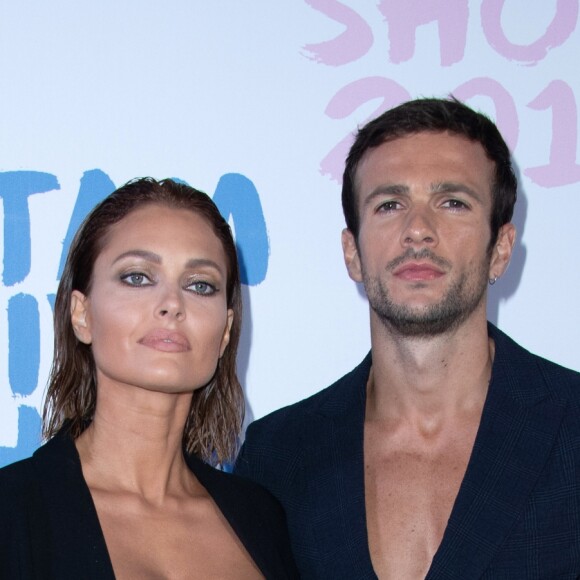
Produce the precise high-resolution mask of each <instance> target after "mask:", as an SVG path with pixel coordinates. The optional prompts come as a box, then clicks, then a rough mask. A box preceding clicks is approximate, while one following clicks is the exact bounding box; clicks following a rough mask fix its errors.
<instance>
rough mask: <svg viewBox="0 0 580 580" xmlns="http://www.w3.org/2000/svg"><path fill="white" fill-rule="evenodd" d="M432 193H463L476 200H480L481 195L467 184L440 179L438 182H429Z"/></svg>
mask: <svg viewBox="0 0 580 580" xmlns="http://www.w3.org/2000/svg"><path fill="white" fill-rule="evenodd" d="M431 192H432V193H459V192H461V193H465V194H466V195H468V196H469V197H471V198H473V199H475V200H476V201H478V202H480V203H481V202H482V198H481V195H480V194H479V193H478V192H477V191H476V190H475V189H473V188H472V187H469V185H466V184H465V183H459V182H456V181H441V182H439V183H432V184H431Z"/></svg>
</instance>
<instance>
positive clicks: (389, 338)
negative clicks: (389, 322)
mask: <svg viewBox="0 0 580 580" xmlns="http://www.w3.org/2000/svg"><path fill="white" fill-rule="evenodd" d="M371 338H372V356H373V367H372V371H371V380H369V386H368V393H367V396H368V401H367V419H378V420H380V419H383V418H384V419H388V418H389V417H390V418H393V417H397V418H399V419H401V418H404V417H408V418H412V417H425V418H429V417H435V416H439V417H441V419H443V418H445V417H449V416H450V415H453V414H455V413H457V412H459V413H461V412H462V411H466V410H467V411H469V410H471V409H474V408H479V409H481V408H482V407H483V403H484V401H485V396H486V394H487V387H488V384H489V379H490V377H491V366H492V362H493V355H494V345H493V341H492V340H491V339H490V338H489V337H488V334H487V321H486V320H485V312H483V313H481V314H480V315H479V316H477V315H475V316H472V317H470V318H469V319H468V320H467V321H465V322H464V323H463V324H462V325H461V326H459V327H458V328H455V329H453V330H452V331H450V332H448V333H445V334H441V335H438V336H434V337H427V338H425V337H421V338H417V337H405V336H401V335H400V334H396V333H394V332H391V331H390V330H389V329H388V328H386V327H385V326H384V325H383V324H382V322H380V321H379V320H378V319H376V317H374V316H371Z"/></svg>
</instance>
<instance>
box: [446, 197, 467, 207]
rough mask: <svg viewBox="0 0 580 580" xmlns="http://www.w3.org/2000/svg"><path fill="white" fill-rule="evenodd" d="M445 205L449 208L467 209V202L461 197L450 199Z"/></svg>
mask: <svg viewBox="0 0 580 580" xmlns="http://www.w3.org/2000/svg"><path fill="white" fill-rule="evenodd" d="M443 207H448V208H449V209H466V208H467V204H465V203H463V202H462V201H460V200H459V199H448V200H447V201H446V202H445V203H444V204H443Z"/></svg>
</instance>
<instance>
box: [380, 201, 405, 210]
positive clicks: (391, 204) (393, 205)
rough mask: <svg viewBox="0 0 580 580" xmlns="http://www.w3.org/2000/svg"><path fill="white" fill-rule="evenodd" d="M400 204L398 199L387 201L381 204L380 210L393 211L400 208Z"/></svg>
mask: <svg viewBox="0 0 580 580" xmlns="http://www.w3.org/2000/svg"><path fill="white" fill-rule="evenodd" d="M400 205H401V204H400V203H399V202H398V201H385V202H384V203H382V204H381V205H380V206H379V211H393V210H396V209H399V207H400Z"/></svg>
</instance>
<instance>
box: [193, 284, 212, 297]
mask: <svg viewBox="0 0 580 580" xmlns="http://www.w3.org/2000/svg"><path fill="white" fill-rule="evenodd" d="M187 289H188V290H191V291H192V292H195V293H196V294H201V295H202V296H211V295H212V294H215V293H216V292H217V288H216V287H215V286H214V285H213V284H210V283H209V282H192V283H191V284H189V286H187Z"/></svg>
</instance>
